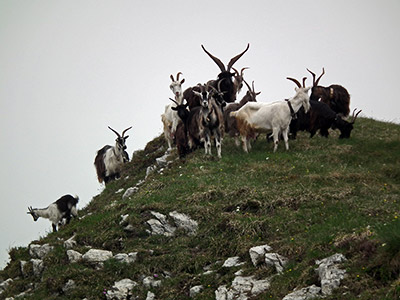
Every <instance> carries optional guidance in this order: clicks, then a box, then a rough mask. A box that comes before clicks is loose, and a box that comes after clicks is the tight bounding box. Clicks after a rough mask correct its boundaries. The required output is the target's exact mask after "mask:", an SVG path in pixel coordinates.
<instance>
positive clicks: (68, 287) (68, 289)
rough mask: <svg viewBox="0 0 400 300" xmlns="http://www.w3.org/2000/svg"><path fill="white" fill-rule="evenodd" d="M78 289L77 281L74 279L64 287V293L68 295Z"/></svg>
mask: <svg viewBox="0 0 400 300" xmlns="http://www.w3.org/2000/svg"><path fill="white" fill-rule="evenodd" d="M75 288H76V283H75V281H73V280H72V279H69V280H68V281H67V283H66V284H65V285H64V287H63V288H62V290H63V292H64V293H65V294H68V293H69V292H71V291H72V290H73V289H75Z"/></svg>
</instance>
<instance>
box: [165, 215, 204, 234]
mask: <svg viewBox="0 0 400 300" xmlns="http://www.w3.org/2000/svg"><path fill="white" fill-rule="evenodd" d="M169 215H170V217H171V218H172V219H173V220H174V222H175V225H176V226H177V227H178V228H182V229H183V230H184V231H185V232H186V233H187V234H188V235H195V234H196V231H197V228H198V226H199V225H198V224H197V222H196V221H194V220H192V219H191V218H190V217H189V216H187V215H185V214H182V213H178V212H177V211H173V212H170V213H169Z"/></svg>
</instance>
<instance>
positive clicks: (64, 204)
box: [27, 195, 79, 232]
mask: <svg viewBox="0 0 400 300" xmlns="http://www.w3.org/2000/svg"><path fill="white" fill-rule="evenodd" d="M78 201H79V197H78V196H75V197H73V196H71V195H64V196H62V197H61V198H60V199H58V200H57V201H55V202H53V203H52V204H50V205H49V206H48V207H46V208H32V206H29V207H28V212H27V214H30V215H32V218H33V220H34V221H35V222H36V221H37V220H38V219H39V218H40V217H42V218H45V219H49V220H50V221H51V226H52V227H53V232H56V231H57V225H58V227H60V225H61V224H62V220H63V219H66V223H67V224H69V222H70V220H71V215H72V216H73V217H78V212H77V210H76V205H77V204H78Z"/></svg>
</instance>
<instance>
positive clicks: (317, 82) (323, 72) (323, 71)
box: [315, 68, 325, 85]
mask: <svg viewBox="0 0 400 300" xmlns="http://www.w3.org/2000/svg"><path fill="white" fill-rule="evenodd" d="M324 74H325V68H322V73H321V75H320V76H319V77H318V79H317V81H316V82H315V85H318V84H319V80H320V79H321V77H322V75H324Z"/></svg>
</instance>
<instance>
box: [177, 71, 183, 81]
mask: <svg viewBox="0 0 400 300" xmlns="http://www.w3.org/2000/svg"><path fill="white" fill-rule="evenodd" d="M181 74H182V72H178V74H176V81H179V75H181Z"/></svg>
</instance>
